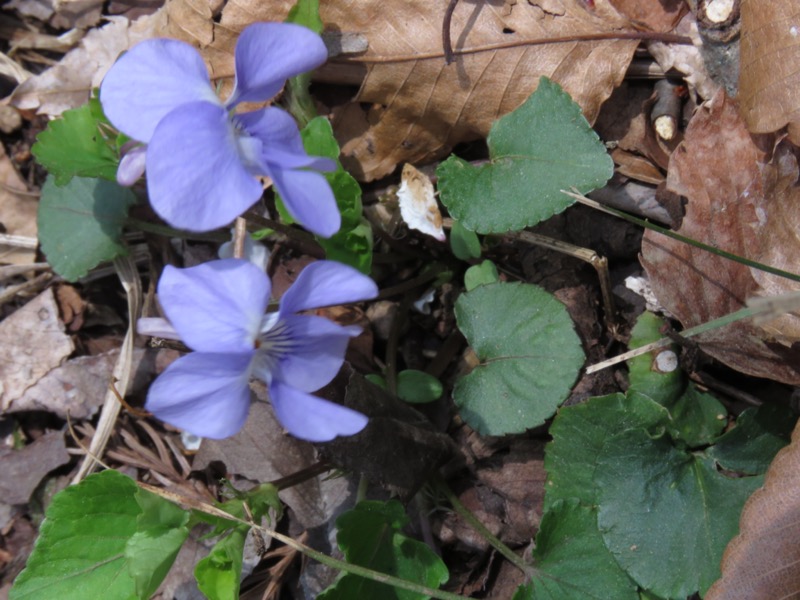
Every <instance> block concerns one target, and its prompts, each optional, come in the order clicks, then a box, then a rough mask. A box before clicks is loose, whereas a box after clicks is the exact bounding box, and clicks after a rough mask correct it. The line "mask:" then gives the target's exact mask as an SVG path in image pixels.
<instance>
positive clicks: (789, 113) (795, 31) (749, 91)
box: [739, 0, 800, 141]
mask: <svg viewBox="0 0 800 600" xmlns="http://www.w3.org/2000/svg"><path fill="white" fill-rule="evenodd" d="M741 12H742V42H741V49H740V61H741V64H740V67H739V102H740V104H741V110H742V116H743V117H744V120H745V122H746V123H747V126H748V127H749V129H750V131H752V132H754V133H768V132H771V131H776V130H778V129H780V128H781V127H784V126H785V125H787V124H789V125H790V127H791V128H792V129H793V128H800V94H799V93H798V90H799V89H800V3H797V2H786V0H742V6H741ZM794 133H795V134H796V135H793V138H794V139H795V141H797V137H798V135H797V134H800V131H796V132H794Z"/></svg>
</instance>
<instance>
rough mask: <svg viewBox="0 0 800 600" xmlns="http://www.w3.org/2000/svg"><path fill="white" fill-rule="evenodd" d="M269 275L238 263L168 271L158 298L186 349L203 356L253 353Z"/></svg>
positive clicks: (219, 262) (225, 261) (230, 261)
mask: <svg viewBox="0 0 800 600" xmlns="http://www.w3.org/2000/svg"><path fill="white" fill-rule="evenodd" d="M270 290H271V285H270V281H269V278H268V277H267V275H266V274H265V273H264V272H263V271H261V270H259V269H258V267H256V266H255V265H253V264H252V263H250V262H248V261H246V260H241V259H237V258H228V259H222V260H214V261H210V262H207V263H203V264H201V265H197V266H196V267H190V268H188V269H177V268H175V267H172V266H167V267H165V269H164V273H163V274H162V275H161V279H160V280H159V282H158V297H159V300H160V301H161V306H162V307H163V308H164V312H165V313H166V315H167V318H168V319H169V321H170V323H172V325H173V327H174V328H175V330H176V331H177V332H178V333H179V334H180V336H181V340H183V343H184V344H186V345H187V346H189V347H190V348H191V349H192V350H198V351H201V352H235V353H246V352H252V351H253V349H254V347H255V346H254V344H255V340H256V337H257V336H258V331H259V327H260V325H261V318H262V317H263V315H264V311H266V309H267V304H268V303H269V295H270Z"/></svg>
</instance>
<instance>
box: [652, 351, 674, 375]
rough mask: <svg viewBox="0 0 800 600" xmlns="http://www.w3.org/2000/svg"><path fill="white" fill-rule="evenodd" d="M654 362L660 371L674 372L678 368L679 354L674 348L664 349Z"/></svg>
mask: <svg viewBox="0 0 800 600" xmlns="http://www.w3.org/2000/svg"><path fill="white" fill-rule="evenodd" d="M654 362H655V367H656V370H657V371H658V372H659V373H672V372H673V371H674V370H675V369H677V368H678V355H677V354H675V353H674V352H673V351H672V350H663V351H661V352H659V353H658V355H657V356H656V360H655V361H654Z"/></svg>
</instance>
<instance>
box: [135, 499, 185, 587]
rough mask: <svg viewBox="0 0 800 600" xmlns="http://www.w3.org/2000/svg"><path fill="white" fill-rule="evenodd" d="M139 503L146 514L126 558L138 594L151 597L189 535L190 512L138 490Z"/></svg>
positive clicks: (137, 523) (143, 515)
mask: <svg viewBox="0 0 800 600" xmlns="http://www.w3.org/2000/svg"><path fill="white" fill-rule="evenodd" d="M136 502H137V503H138V505H139V508H140V509H141V511H142V512H141V513H139V516H138V517H137V518H136V533H134V534H133V536H131V539H130V540H128V544H127V545H126V546H125V558H126V559H127V560H128V572H129V573H130V576H131V577H132V578H133V580H134V582H135V586H136V595H137V596H138V597H139V598H149V597H150V596H151V595H152V594H153V593H154V592H155V591H156V589H157V588H158V586H159V585H160V583H161V582H162V581H163V580H164V578H165V577H166V576H167V573H168V572H169V569H170V567H171V566H172V563H174V562H175V557H176V556H177V555H178V551H179V550H180V549H181V546H182V545H183V542H185V541H186V538H187V537H188V535H189V527H188V526H187V524H188V522H189V512H188V511H185V510H183V509H182V508H180V507H179V506H177V505H175V504H172V503H171V502H167V501H165V500H164V499H162V498H159V497H158V496H156V495H155V494H151V493H150V492H146V491H144V490H141V489H137V492H136Z"/></svg>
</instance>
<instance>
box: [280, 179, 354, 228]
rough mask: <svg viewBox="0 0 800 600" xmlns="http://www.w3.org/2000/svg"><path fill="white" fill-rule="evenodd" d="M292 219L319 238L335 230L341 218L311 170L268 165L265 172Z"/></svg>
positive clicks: (329, 192)
mask: <svg viewBox="0 0 800 600" xmlns="http://www.w3.org/2000/svg"><path fill="white" fill-rule="evenodd" d="M267 174H268V175H269V176H270V177H271V178H272V183H273V185H274V186H275V189H276V190H277V191H278V193H279V194H280V195H281V199H282V200H283V204H284V206H285V207H286V210H287V211H289V214H290V215H292V218H293V219H294V220H295V221H297V222H298V223H300V224H301V225H302V226H303V227H305V228H306V229H308V230H309V231H310V232H311V233H315V234H317V235H319V236H321V237H324V238H328V237H330V236H332V235H333V234H334V233H336V232H337V231H339V228H340V227H341V226H342V216H341V214H340V213H339V208H338V207H337V206H336V198H335V197H334V195H333V190H331V186H330V185H328V182H327V180H326V179H325V177H324V176H323V175H321V174H320V173H317V172H315V171H301V170H297V169H280V168H273V167H272V166H270V169H269V172H268V173H267Z"/></svg>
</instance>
